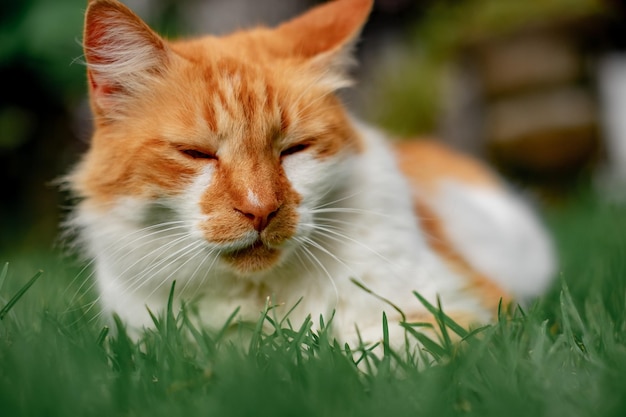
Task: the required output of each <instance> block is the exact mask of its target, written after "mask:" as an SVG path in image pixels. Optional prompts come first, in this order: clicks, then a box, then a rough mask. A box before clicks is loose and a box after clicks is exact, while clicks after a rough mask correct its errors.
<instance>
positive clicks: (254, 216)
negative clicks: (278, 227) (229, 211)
mask: <svg viewBox="0 0 626 417" xmlns="http://www.w3.org/2000/svg"><path fill="white" fill-rule="evenodd" d="M278 209H279V206H278V205H277V204H267V205H263V206H248V207H241V208H236V207H235V211H237V212H239V213H241V214H243V215H244V216H245V217H246V218H247V219H248V220H250V222H251V223H252V226H253V227H254V229H255V230H256V231H257V232H259V233H261V232H262V231H263V230H265V228H266V227H267V225H268V224H269V223H270V222H271V221H272V219H273V218H274V217H276V214H277V213H278Z"/></svg>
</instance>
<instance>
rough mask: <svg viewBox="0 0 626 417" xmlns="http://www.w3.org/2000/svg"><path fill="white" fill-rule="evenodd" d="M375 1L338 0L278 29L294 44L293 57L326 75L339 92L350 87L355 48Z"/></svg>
mask: <svg viewBox="0 0 626 417" xmlns="http://www.w3.org/2000/svg"><path fill="white" fill-rule="evenodd" d="M372 4H373V0H334V1H330V2H327V3H324V4H322V5H320V6H317V7H315V8H313V9H311V10H310V11H308V12H307V13H305V14H303V15H301V16H298V17H296V18H295V19H292V20H290V21H288V22H286V23H284V24H282V25H280V26H278V27H277V28H276V30H277V32H278V33H279V35H280V36H281V37H284V39H287V40H289V42H290V44H291V51H290V53H291V54H292V55H296V56H299V57H302V58H305V59H307V60H308V62H310V64H311V65H312V66H314V67H316V68H317V69H319V70H321V71H323V72H324V73H325V81H326V82H327V83H328V84H329V85H330V86H331V88H334V89H337V88H342V87H345V86H346V85H349V84H350V80H349V77H348V75H347V72H348V71H347V69H348V67H349V66H350V65H351V64H352V62H353V57H352V49H353V47H354V44H355V43H356V41H357V39H358V37H359V35H360V33H361V29H362V28H363V26H364V25H365V22H366V21H367V17H368V16H369V13H370V11H371V9H372Z"/></svg>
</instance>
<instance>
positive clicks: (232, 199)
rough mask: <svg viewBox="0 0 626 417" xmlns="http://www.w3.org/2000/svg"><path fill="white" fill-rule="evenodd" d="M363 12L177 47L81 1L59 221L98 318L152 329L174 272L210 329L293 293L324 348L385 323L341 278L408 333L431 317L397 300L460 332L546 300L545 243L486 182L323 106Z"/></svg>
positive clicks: (518, 207) (328, 10)
mask: <svg viewBox="0 0 626 417" xmlns="http://www.w3.org/2000/svg"><path fill="white" fill-rule="evenodd" d="M371 3H372V2H371V0H336V1H333V2H330V3H326V4H323V5H321V6H318V7H316V8H314V9H312V10H311V11H309V12H308V13H305V14H304V15H302V16H300V17H298V18H296V19H294V20H291V21H289V22H287V23H285V24H283V25H281V26H279V27H277V28H274V29H268V28H256V29H252V30H248V31H241V32H236V33H234V34H232V35H229V36H226V37H223V38H215V37H211V36H207V37H202V38H198V39H191V40H183V41H167V40H164V39H163V38H161V37H160V36H158V35H157V34H156V33H154V32H153V31H152V30H151V29H150V28H149V27H148V26H147V25H146V24H145V23H143V22H142V21H141V20H140V19H139V18H138V17H137V16H136V15H135V14H133V12H131V11H130V10H129V9H128V8H126V7H125V6H124V5H122V4H121V3H119V2H117V1H114V0H95V1H92V2H91V3H90V4H89V7H88V10H87V13H86V22H85V34H84V45H85V56H86V59H87V64H88V79H89V85H90V96H91V105H92V109H93V113H94V115H95V133H94V136H93V139H92V144H91V147H90V150H89V151H88V152H87V154H86V155H85V156H84V158H83V159H82V161H81V162H80V164H79V165H78V166H77V167H76V168H75V170H74V171H73V173H72V174H71V175H70V176H69V183H70V185H71V188H72V189H73V191H74V192H75V194H76V195H77V196H78V197H80V202H79V204H78V206H77V208H76V211H75V214H74V216H73V218H72V220H71V224H72V225H73V226H74V227H75V228H76V229H77V230H78V232H79V234H80V237H81V242H82V245H83V246H84V248H85V251H86V252H87V254H88V255H89V256H90V257H91V258H93V260H94V264H95V271H96V277H97V284H98V288H99V292H100V302H101V304H102V306H103V307H104V309H105V311H115V312H117V313H118V314H119V315H120V316H121V317H122V318H123V319H124V320H125V321H126V322H127V323H129V324H130V325H131V326H133V327H135V328H140V327H141V326H149V325H150V317H149V315H148V313H147V311H146V306H149V307H150V309H151V310H153V311H157V310H159V309H163V308H164V306H165V304H166V302H167V296H168V292H169V289H170V286H171V283H172V281H174V280H177V282H178V288H179V291H178V294H177V295H178V297H182V298H191V297H197V298H198V304H197V305H198V309H199V312H200V317H201V320H202V321H203V322H204V323H205V324H207V325H209V326H221V325H222V324H223V323H224V321H225V320H226V318H227V317H228V316H229V315H230V314H231V313H232V312H233V311H234V310H235V308H237V307H240V308H241V310H240V313H239V314H240V317H239V319H241V320H244V321H245V320H256V318H257V317H258V314H259V311H260V310H261V308H262V306H263V305H264V303H265V302H266V300H267V298H268V297H271V299H272V300H273V302H274V303H276V304H282V305H284V306H285V309H287V308H290V307H292V306H293V305H294V304H295V303H296V302H297V301H298V300H299V299H300V298H301V297H303V300H302V302H301V303H300V304H299V306H298V307H297V308H296V310H295V311H294V312H293V315H292V320H294V321H295V322H297V321H298V320H302V319H303V318H304V317H305V316H306V315H307V314H313V315H314V317H315V316H318V315H320V314H323V315H324V316H326V317H329V316H330V315H331V313H332V311H333V310H334V311H336V314H335V319H334V323H333V330H334V332H335V334H336V335H337V337H339V338H340V339H342V340H345V341H349V342H354V341H355V340H356V328H357V327H358V329H359V330H360V333H361V335H362V336H363V338H364V339H365V340H366V341H368V342H375V341H377V340H379V338H380V336H381V331H380V329H381V315H382V312H383V311H385V310H386V311H387V314H388V316H389V317H390V320H391V321H398V320H400V317H398V316H397V314H396V313H395V311H394V310H393V309H391V308H390V307H389V305H387V304H385V303H384V302H382V301H380V299H379V298H377V297H375V296H373V295H371V294H369V293H368V292H366V291H363V290H362V289H360V288H358V287H357V286H356V285H355V284H354V283H353V282H352V281H351V279H354V280H356V281H358V282H360V283H362V284H364V285H365V286H367V287H368V288H370V289H371V290H372V291H374V292H375V293H376V294H377V295H379V296H380V297H384V298H386V299H388V300H391V301H392V302H393V303H394V304H395V305H397V306H399V307H400V308H401V309H402V310H403V311H404V312H405V313H406V315H407V317H408V320H411V321H428V320H431V318H430V317H429V316H428V314H426V312H425V310H424V309H423V308H422V307H421V306H420V304H419V303H418V302H417V300H416V299H415V297H414V296H413V295H412V293H411V292H412V290H417V291H418V292H419V293H421V294H422V295H423V296H425V297H426V298H428V299H430V300H433V301H434V300H435V299H436V297H437V296H439V297H441V300H442V302H443V305H444V308H445V309H446V312H447V313H448V314H450V315H452V316H453V317H454V318H455V319H457V320H459V321H460V322H462V323H473V322H484V321H486V320H489V319H490V318H491V316H492V315H493V313H494V311H495V308H496V306H497V304H498V302H499V300H500V299H501V298H504V299H506V300H509V299H511V298H518V299H524V298H527V297H530V296H534V295H537V294H539V293H541V291H542V290H544V289H545V287H546V286H547V285H548V283H549V278H550V277H551V275H552V273H553V267H554V261H553V255H552V250H551V245H550V242H549V239H548V238H547V237H546V234H545V233H544V231H543V229H542V227H541V225H540V224H539V223H538V221H537V220H536V218H535V216H534V215H533V214H532V212H531V211H530V210H529V209H528V208H527V207H526V206H525V205H524V204H523V203H522V202H521V201H520V199H519V198H517V197H516V196H514V195H513V194H512V193H511V192H509V191H508V190H507V189H506V187H505V186H504V185H503V184H502V183H501V182H500V180H499V179H498V178H497V177H496V176H494V175H493V174H492V173H491V172H489V171H488V170H487V169H486V168H485V167H483V166H482V165H480V164H479V163H478V162H475V161H472V160H469V159H467V158H465V157H463V156H460V155H457V154H455V153H453V152H452V151H450V150H447V149H445V148H443V147H441V146H439V145H436V144H434V143H427V142H416V143H405V144H402V145H397V146H394V147H392V146H391V145H390V144H388V142H387V141H386V139H385V137H384V135H383V134H381V133H380V132H378V131H376V130H373V129H371V128H369V127H366V126H364V125H362V124H360V123H359V122H357V121H355V120H354V119H353V118H351V117H350V116H349V115H348V114H347V113H346V111H345V109H344V108H343V106H342V105H341V103H340V101H339V100H338V99H337V97H336V96H335V91H336V90H337V89H338V88H341V87H344V86H346V85H347V84H348V83H349V80H348V77H346V75H345V70H346V66H347V65H348V64H349V61H350V53H349V52H350V48H351V46H352V44H353V43H354V42H355V39H356V38H357V36H358V33H359V31H360V29H361V26H362V25H363V23H364V22H365V20H366V18H367V15H368V13H369V10H370V8H371ZM400 334H401V330H400V328H399V326H392V337H399V335H400Z"/></svg>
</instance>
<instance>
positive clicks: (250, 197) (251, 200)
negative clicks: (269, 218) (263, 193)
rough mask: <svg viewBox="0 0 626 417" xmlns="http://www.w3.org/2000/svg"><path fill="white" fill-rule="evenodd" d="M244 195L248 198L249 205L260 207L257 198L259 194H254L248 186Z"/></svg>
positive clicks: (259, 201)
mask: <svg viewBox="0 0 626 417" xmlns="http://www.w3.org/2000/svg"><path fill="white" fill-rule="evenodd" d="M246 197H247V198H248V203H250V205H251V206H253V207H256V208H260V207H261V200H259V196H258V195H256V193H255V192H254V191H252V190H251V189H250V188H248V195H247V196H246Z"/></svg>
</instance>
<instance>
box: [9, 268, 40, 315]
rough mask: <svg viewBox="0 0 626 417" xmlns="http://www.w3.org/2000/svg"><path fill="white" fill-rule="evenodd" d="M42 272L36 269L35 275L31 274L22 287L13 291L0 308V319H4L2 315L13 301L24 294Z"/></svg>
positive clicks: (15, 301)
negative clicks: (0, 308) (13, 293)
mask: <svg viewBox="0 0 626 417" xmlns="http://www.w3.org/2000/svg"><path fill="white" fill-rule="evenodd" d="M5 268H6V266H5ZM42 274H43V271H42V270H39V271H37V273H36V274H35V276H33V277H32V278H31V279H30V280H29V281H28V282H27V283H26V284H25V285H24V286H23V287H22V288H20V290H19V291H18V292H17V293H15V295H14V296H13V297H12V298H11V299H10V300H9V302H8V303H7V304H6V305H5V306H4V307H2V310H0V320H2V319H4V316H6V315H7V313H8V312H9V311H10V310H11V308H13V306H14V305H15V303H17V302H18V301H19V299H20V298H22V296H23V295H24V294H26V291H28V289H29V288H30V287H32V286H33V284H34V283H35V282H36V281H37V280H38V279H39V277H41V275H42Z"/></svg>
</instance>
